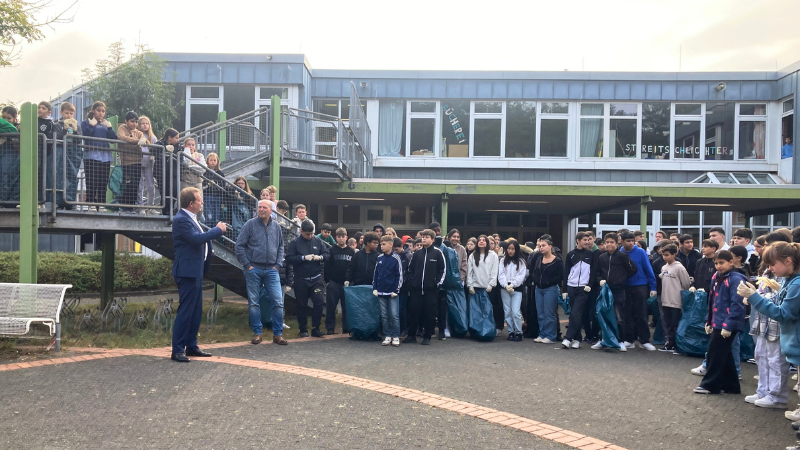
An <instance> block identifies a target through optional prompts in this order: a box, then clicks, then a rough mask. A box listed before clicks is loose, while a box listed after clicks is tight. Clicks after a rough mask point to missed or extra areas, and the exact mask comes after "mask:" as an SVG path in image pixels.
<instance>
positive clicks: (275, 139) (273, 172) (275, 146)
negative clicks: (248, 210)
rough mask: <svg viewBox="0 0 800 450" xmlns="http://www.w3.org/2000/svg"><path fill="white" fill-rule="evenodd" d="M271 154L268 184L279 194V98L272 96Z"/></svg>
mask: <svg viewBox="0 0 800 450" xmlns="http://www.w3.org/2000/svg"><path fill="white" fill-rule="evenodd" d="M270 108H271V109H270V112H271V114H272V139H271V140H270V142H271V143H272V145H271V150H272V154H271V157H270V159H269V183H270V184H271V185H273V186H275V188H276V189H278V194H280V192H281V98H280V97H278V96H277V95H273V96H272V106H271V107H270Z"/></svg>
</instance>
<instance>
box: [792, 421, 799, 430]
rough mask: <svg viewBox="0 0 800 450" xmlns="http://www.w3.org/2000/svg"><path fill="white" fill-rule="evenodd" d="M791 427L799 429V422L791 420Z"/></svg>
mask: <svg viewBox="0 0 800 450" xmlns="http://www.w3.org/2000/svg"><path fill="white" fill-rule="evenodd" d="M792 429H793V430H794V431H800V422H792Z"/></svg>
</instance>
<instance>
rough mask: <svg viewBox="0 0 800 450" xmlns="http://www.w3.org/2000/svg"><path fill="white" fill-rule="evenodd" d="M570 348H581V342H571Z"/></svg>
mask: <svg viewBox="0 0 800 450" xmlns="http://www.w3.org/2000/svg"><path fill="white" fill-rule="evenodd" d="M572 348H581V341H572Z"/></svg>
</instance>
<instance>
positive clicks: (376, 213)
mask: <svg viewBox="0 0 800 450" xmlns="http://www.w3.org/2000/svg"><path fill="white" fill-rule="evenodd" d="M372 221H375V222H383V210H382V209H368V210H367V222H372Z"/></svg>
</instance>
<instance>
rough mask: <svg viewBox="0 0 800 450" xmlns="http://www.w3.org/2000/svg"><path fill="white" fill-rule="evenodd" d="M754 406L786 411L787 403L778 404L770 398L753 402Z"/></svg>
mask: <svg viewBox="0 0 800 450" xmlns="http://www.w3.org/2000/svg"><path fill="white" fill-rule="evenodd" d="M753 404H754V405H756V406H760V407H762V408H775V409H786V403H778V402H776V401H774V400H772V399H770V398H769V396H767V397H764V398H760V399H758V400H756V401H755V402H753Z"/></svg>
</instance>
